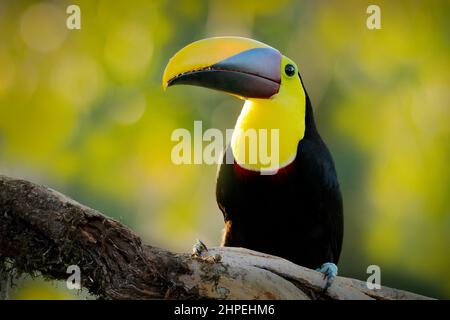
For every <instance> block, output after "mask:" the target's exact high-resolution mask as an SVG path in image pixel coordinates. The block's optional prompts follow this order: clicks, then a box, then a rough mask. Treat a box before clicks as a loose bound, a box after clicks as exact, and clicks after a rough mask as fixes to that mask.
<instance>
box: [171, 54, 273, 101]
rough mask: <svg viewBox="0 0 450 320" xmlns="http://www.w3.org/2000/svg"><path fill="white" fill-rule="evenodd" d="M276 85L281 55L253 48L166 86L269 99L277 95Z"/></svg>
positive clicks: (185, 75)
mask: <svg viewBox="0 0 450 320" xmlns="http://www.w3.org/2000/svg"><path fill="white" fill-rule="evenodd" d="M280 83H281V53H280V52H279V51H277V50H275V49H273V48H255V49H250V50H246V51H244V52H241V53H239V54H236V55H234V56H232V57H230V58H227V59H225V60H222V61H220V62H218V63H216V64H214V65H212V66H210V67H207V68H204V69H201V70H195V71H190V72H186V73H183V74H181V75H179V76H176V77H174V78H172V79H171V80H170V81H169V82H168V86H173V85H178V84H187V85H195V86H200V87H205V88H210V89H215V90H220V91H224V92H227V93H230V94H234V95H238V96H241V97H244V98H270V97H271V96H273V95H274V94H276V93H278V90H279V88H280Z"/></svg>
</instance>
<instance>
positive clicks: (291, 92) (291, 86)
mask: <svg viewBox="0 0 450 320" xmlns="http://www.w3.org/2000/svg"><path fill="white" fill-rule="evenodd" d="M286 64H291V65H293V66H294V67H295V70H296V72H295V74H294V75H293V76H292V77H289V76H287V75H286V73H285V71H284V68H285V66H286ZM281 74H282V77H281V86H280V90H279V92H278V94H276V95H274V96H272V97H271V98H270V99H247V100H246V101H245V104H244V107H243V109H242V111H241V114H240V115H239V118H238V120H237V123H236V126H235V131H234V133H233V136H232V139H231V149H232V151H233V156H234V158H235V159H236V161H237V163H238V164H239V165H240V166H242V167H243V168H245V169H248V170H252V171H264V170H268V169H269V171H273V170H274V171H276V170H277V169H280V168H282V167H285V166H287V165H288V164H290V163H291V162H292V161H293V160H294V159H295V157H296V155H297V146H298V143H299V141H300V140H301V139H303V136H304V133H305V105H306V97H305V92H304V90H303V86H302V84H301V81H300V78H299V76H298V67H297V65H296V64H295V63H294V62H293V61H292V60H290V59H289V58H287V57H285V56H283V58H282V62H281ZM248 129H256V131H259V129H266V130H267V135H268V136H270V130H271V129H278V130H279V145H278V146H275V147H274V148H273V149H274V150H272V148H271V143H270V141H269V143H267V148H269V149H268V151H266V150H264V153H267V154H268V155H269V156H270V155H272V158H273V152H278V166H277V167H275V168H269V165H268V164H267V163H263V162H262V161H261V158H260V157H259V156H258V157H256V159H257V161H256V163H255V162H254V161H250V160H251V159H250V157H249V152H250V149H249V142H248V141H249V140H248V138H246V136H245V134H244V133H245V132H246V130H248ZM257 146H258V148H259V144H257ZM253 150H254V149H253ZM258 154H259V150H258Z"/></svg>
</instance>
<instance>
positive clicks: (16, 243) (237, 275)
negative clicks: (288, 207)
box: [0, 175, 428, 299]
mask: <svg viewBox="0 0 450 320" xmlns="http://www.w3.org/2000/svg"><path fill="white" fill-rule="evenodd" d="M5 259H8V260H9V261H11V263H12V266H13V267H14V268H15V269H16V270H17V271H18V272H19V273H29V274H36V273H39V274H42V275H43V276H44V277H46V278H48V279H63V280H65V279H66V278H67V276H68V275H67V274H66V270H67V267H68V266H70V265H78V266H79V267H80V268H81V272H82V274H81V279H82V286H83V287H85V288H86V289H88V290H89V292H90V293H92V294H94V295H96V296H98V297H100V298H106V299H428V298H427V297H424V296H421V295H417V294H414V293H410V292H406V291H402V290H397V289H391V288H387V287H383V288H382V289H380V290H369V289H368V288H367V287H366V284H365V282H362V281H359V280H355V279H349V278H343V277H337V278H336V280H335V281H334V283H333V285H332V286H331V287H330V288H329V289H328V290H327V291H326V292H324V291H323V289H322V288H323V287H324V286H325V280H324V279H323V277H322V275H321V274H320V273H318V272H316V271H313V270H310V269H307V268H304V267H301V266H298V265H295V264H293V263H291V262H289V261H287V260H285V259H282V258H278V257H275V256H270V255H267V254H263V253H260V252H255V251H251V250H247V249H243V248H211V249H209V250H205V251H203V252H201V253H200V254H199V255H191V254H186V253H173V252H169V251H167V250H164V249H160V248H156V247H153V246H150V245H145V244H142V242H141V239H140V238H139V236H137V235H136V234H135V233H134V232H133V231H132V230H131V229H129V228H128V227H126V226H124V225H123V224H121V223H120V222H118V221H116V220H114V219H111V218H108V217H106V216H105V215H103V214H102V213H100V212H98V211H96V210H94V209H91V208H88V207H86V206H84V205H82V204H80V203H78V202H76V201H74V200H72V199H70V198H68V197H67V196H65V195H63V194H61V193H59V192H57V191H54V190H52V189H49V188H46V187H44V186H40V185H36V184H34V183H31V182H29V181H25V180H19V179H13V178H8V177H6V176H1V175H0V265H2V264H3V262H4V260H5ZM1 271H2V270H1V268H0V275H1V274H2V272H1ZM0 280H1V279H0ZM1 284H3V285H2V287H1V291H2V292H3V293H5V292H4V291H5V282H3V283H1ZM0 295H1V293H0ZM3 298H5V297H3Z"/></svg>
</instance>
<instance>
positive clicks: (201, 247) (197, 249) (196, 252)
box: [192, 239, 208, 257]
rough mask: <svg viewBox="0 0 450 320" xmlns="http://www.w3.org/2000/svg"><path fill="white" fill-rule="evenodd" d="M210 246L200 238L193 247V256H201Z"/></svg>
mask: <svg viewBox="0 0 450 320" xmlns="http://www.w3.org/2000/svg"><path fill="white" fill-rule="evenodd" d="M207 251H208V248H207V247H206V245H205V244H204V243H203V242H202V241H201V240H199V239H197V241H196V242H195V244H194V246H193V247H192V256H195V257H200V256H201V255H202V253H203V252H207Z"/></svg>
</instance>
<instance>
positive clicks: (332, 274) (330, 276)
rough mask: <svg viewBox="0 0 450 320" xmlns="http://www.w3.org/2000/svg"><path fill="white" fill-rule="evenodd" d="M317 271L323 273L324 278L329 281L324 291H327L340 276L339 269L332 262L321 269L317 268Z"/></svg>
mask: <svg viewBox="0 0 450 320" xmlns="http://www.w3.org/2000/svg"><path fill="white" fill-rule="evenodd" d="M316 271H319V272H321V273H323V278H324V279H327V283H326V285H325V288H324V290H327V289H328V288H329V287H330V286H331V284H332V283H333V281H334V278H336V276H337V274H338V267H337V265H335V264H334V263H332V262H327V263H324V264H323V265H322V266H321V267H320V268H317V269H316Z"/></svg>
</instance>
